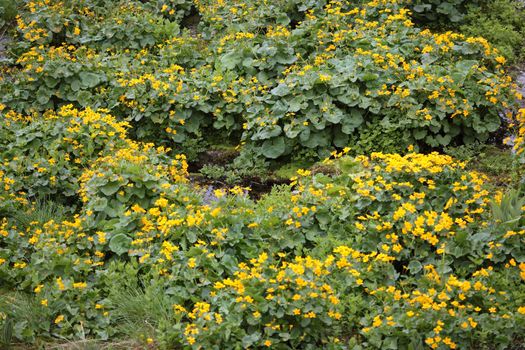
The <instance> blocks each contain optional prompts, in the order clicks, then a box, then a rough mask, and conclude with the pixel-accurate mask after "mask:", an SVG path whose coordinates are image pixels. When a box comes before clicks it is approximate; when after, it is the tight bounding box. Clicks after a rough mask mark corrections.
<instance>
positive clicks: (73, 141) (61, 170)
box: [0, 106, 128, 196]
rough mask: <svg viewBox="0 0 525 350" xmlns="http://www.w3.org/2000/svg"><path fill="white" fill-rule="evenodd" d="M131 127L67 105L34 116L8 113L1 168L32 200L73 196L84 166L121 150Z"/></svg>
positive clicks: (1, 123)
mask: <svg viewBox="0 0 525 350" xmlns="http://www.w3.org/2000/svg"><path fill="white" fill-rule="evenodd" d="M127 128H128V125H127V123H125V122H117V121H116V120H115V119H114V118H113V117H112V116H110V115H107V114H105V113H97V112H94V111H93V110H91V109H89V108H88V109H86V110H84V111H78V110H76V109H73V108H72V107H71V106H64V107H63V108H61V109H60V110H59V111H57V112H56V113H55V112H48V113H45V114H43V115H35V116H34V117H23V116H21V115H18V114H16V113H12V112H9V113H7V114H5V115H4V116H3V118H2V119H1V120H0V133H1V135H2V136H3V137H2V139H1V140H0V142H1V143H2V150H1V151H0V154H1V155H2V159H3V160H4V161H3V163H2V164H1V169H2V170H3V172H4V174H5V176H8V177H10V178H11V179H13V180H14V183H15V184H17V185H18V187H17V188H16V190H19V191H20V190H24V191H26V192H27V193H28V195H30V196H35V195H39V196H45V195H50V194H53V195H59V196H73V195H75V194H76V192H77V191H78V178H79V176H80V174H81V173H82V171H83V170H84V168H85V167H86V166H87V165H88V164H89V163H90V161H92V160H94V159H95V158H96V157H97V156H98V155H99V154H107V153H108V152H110V151H111V150H112V149H114V148H116V147H122V145H124V144H125V143H126V140H127V139H126V131H127ZM105 152H106V153H105Z"/></svg>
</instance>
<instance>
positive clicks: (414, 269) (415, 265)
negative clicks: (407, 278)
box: [408, 260, 423, 275]
mask: <svg viewBox="0 0 525 350" xmlns="http://www.w3.org/2000/svg"><path fill="white" fill-rule="evenodd" d="M408 269H409V270H410V273H412V274H414V275H415V274H416V273H418V272H419V271H421V270H422V269H423V265H422V264H421V263H420V262H419V261H417V260H412V261H411V262H410V263H409V264H408Z"/></svg>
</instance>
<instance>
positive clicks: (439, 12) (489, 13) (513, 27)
mask: <svg viewBox="0 0 525 350" xmlns="http://www.w3.org/2000/svg"><path fill="white" fill-rule="evenodd" d="M411 8H412V10H413V15H414V18H415V19H416V20H417V21H418V22H421V23H423V24H424V25H425V26H429V27H431V28H433V29H437V30H443V31H446V30H451V29H452V30H459V31H460V32H461V33H463V34H465V35H468V36H474V37H484V38H485V39H487V40H488V41H489V42H490V43H491V44H492V45H494V47H496V48H497V49H498V50H499V51H500V52H501V53H502V54H503V55H504V56H505V57H506V58H508V59H509V60H510V61H512V62H517V60H519V59H520V58H522V57H523V34H524V32H523V20H524V19H525V11H524V7H523V3H522V2H520V1H516V0H494V1H479V0H476V1H466V0H446V1H443V0H417V1H414V2H413V3H412V5H411Z"/></svg>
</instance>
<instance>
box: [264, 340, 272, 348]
mask: <svg viewBox="0 0 525 350" xmlns="http://www.w3.org/2000/svg"><path fill="white" fill-rule="evenodd" d="M271 345H272V342H271V341H270V340H266V341H265V342H264V346H268V347H270V346H271Z"/></svg>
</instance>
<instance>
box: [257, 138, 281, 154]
mask: <svg viewBox="0 0 525 350" xmlns="http://www.w3.org/2000/svg"><path fill="white" fill-rule="evenodd" d="M285 150H286V144H285V143H284V138H283V137H277V138H274V139H270V140H266V141H264V143H263V144H262V154H263V155H264V156H265V157H266V158H270V159H276V158H278V157H279V156H281V155H283V154H284V151H285Z"/></svg>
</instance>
